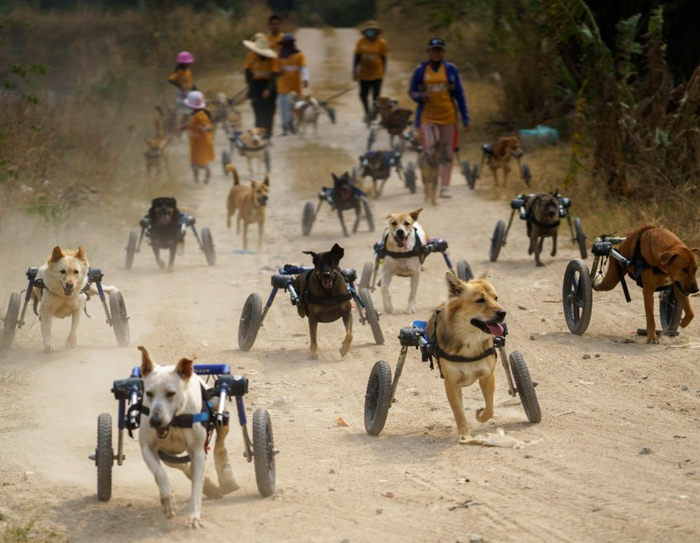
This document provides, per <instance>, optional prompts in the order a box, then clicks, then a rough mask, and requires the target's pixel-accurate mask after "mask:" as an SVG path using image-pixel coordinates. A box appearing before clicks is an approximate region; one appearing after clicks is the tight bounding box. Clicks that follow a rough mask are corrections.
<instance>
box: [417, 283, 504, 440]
mask: <svg viewBox="0 0 700 543" xmlns="http://www.w3.org/2000/svg"><path fill="white" fill-rule="evenodd" d="M445 278H446V280H447V291H448V300H447V302H445V303H444V304H442V305H441V306H440V307H438V308H437V309H436V310H435V311H434V312H433V315H432V316H431V317H430V321H429V322H428V328H427V332H428V337H429V339H430V342H431V343H432V344H433V349H434V353H435V356H436V358H437V361H438V367H439V368H440V374H441V375H442V377H443V378H444V380H445V393H446V394H447V400H448V401H449V402H450V407H451V408H452V413H453V414H454V417H455V422H456V423H457V432H458V434H459V442H460V443H463V444H464V443H469V440H470V438H471V436H470V435H469V425H468V424H467V417H466V416H465V414H464V403H463V400H462V388H464V387H467V386H469V385H471V384H473V383H475V382H476V381H479V386H480V387H481V392H482V394H483V395H484V402H485V406H484V408H480V409H477V411H476V419H477V420H478V421H479V422H486V421H488V420H489V419H490V418H491V417H492V416H493V396H494V392H495V390H496V378H495V375H494V370H495V368H496V351H495V349H494V344H493V338H494V336H499V335H502V334H503V332H504V330H503V327H502V326H501V325H500V324H499V323H502V322H503V320H504V319H505V316H506V312H505V311H504V310H503V309H502V308H501V306H500V305H498V301H497V300H498V296H497V295H496V291H495V289H494V288H493V286H492V285H491V283H489V282H488V281H487V280H486V278H485V277H483V276H482V277H480V278H478V279H472V280H471V281H469V282H464V281H461V280H460V279H458V278H457V276H456V275H454V274H453V273H452V272H447V274H446V275H445Z"/></svg>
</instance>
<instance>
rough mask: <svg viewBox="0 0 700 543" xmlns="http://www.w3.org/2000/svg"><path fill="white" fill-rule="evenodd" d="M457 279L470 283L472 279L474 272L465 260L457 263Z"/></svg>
mask: <svg viewBox="0 0 700 543" xmlns="http://www.w3.org/2000/svg"><path fill="white" fill-rule="evenodd" d="M457 277H459V278H460V279H461V280H462V281H471V280H472V279H474V272H472V268H471V266H470V265H469V262H467V261H466V260H460V261H459V262H457Z"/></svg>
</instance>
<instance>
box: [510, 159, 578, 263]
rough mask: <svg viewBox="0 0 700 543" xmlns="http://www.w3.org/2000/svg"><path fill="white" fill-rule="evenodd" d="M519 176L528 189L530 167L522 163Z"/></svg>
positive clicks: (530, 178) (530, 175)
mask: <svg viewBox="0 0 700 543" xmlns="http://www.w3.org/2000/svg"><path fill="white" fill-rule="evenodd" d="M520 176H521V177H522V178H523V181H525V185H526V186H528V187H529V186H530V181H531V180H532V173H530V166H528V165H527V164H525V163H523V168H522V170H521V171H520ZM584 258H586V257H584Z"/></svg>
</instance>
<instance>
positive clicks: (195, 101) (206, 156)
mask: <svg viewBox="0 0 700 543" xmlns="http://www.w3.org/2000/svg"><path fill="white" fill-rule="evenodd" d="M184 103H185V105H186V106H187V107H189V108H190V109H191V113H190V122H189V124H188V126H187V130H188V132H189V136H190V166H191V168H192V172H193V173H194V182H195V183H199V169H200V168H203V169H204V171H205V172H206V176H205V177H204V182H205V183H209V179H210V178H211V170H210V169H209V163H210V162H212V161H213V160H214V158H215V157H214V139H213V131H214V125H213V123H212V122H211V114H210V113H209V112H208V111H207V110H206V109H204V108H206V107H207V103H206V102H205V101H204V95H202V93H201V92H199V91H192V92H190V93H189V94H188V95H187V98H185V102H184Z"/></svg>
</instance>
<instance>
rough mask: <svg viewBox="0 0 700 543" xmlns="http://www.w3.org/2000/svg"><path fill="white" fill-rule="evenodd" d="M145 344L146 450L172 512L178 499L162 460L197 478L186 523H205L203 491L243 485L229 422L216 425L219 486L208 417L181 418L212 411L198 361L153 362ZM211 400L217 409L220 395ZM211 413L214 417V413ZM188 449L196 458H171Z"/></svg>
mask: <svg viewBox="0 0 700 543" xmlns="http://www.w3.org/2000/svg"><path fill="white" fill-rule="evenodd" d="M139 350H140V351H141V353H142V356H141V377H142V379H143V408H144V409H143V413H144V414H146V415H148V424H141V427H140V430H139V444H140V445H141V454H142V455H143V459H144V461H145V462H146V465H147V466H148V469H150V470H151V473H153V475H154V476H155V478H156V483H157V484H158V489H159V490H160V502H161V503H162V504H163V512H164V513H165V516H166V517H168V518H171V517H173V516H174V515H175V507H176V504H175V495H174V494H173V492H172V489H171V488H170V481H169V480H168V475H167V473H166V472H165V469H164V468H163V465H162V464H161V460H163V462H164V463H165V464H167V465H168V466H171V467H174V468H178V469H180V470H182V471H183V472H184V473H185V475H187V477H188V478H189V479H191V480H192V494H191V496H190V513H189V517H188V519H187V523H186V525H187V526H189V527H190V528H199V527H201V526H202V521H201V510H202V493H204V494H206V495H207V496H208V497H210V498H221V497H222V496H223V495H224V494H228V493H230V492H233V491H234V490H238V488H239V486H238V485H237V484H236V480H235V479H234V477H233V470H232V469H231V464H230V461H229V457H228V451H227V450H226V443H225V439H226V436H227V435H228V430H229V427H228V426H221V427H219V428H217V429H216V443H215V445H214V464H215V467H216V474H217V478H218V481H219V485H218V486H217V485H216V484H215V483H214V482H213V481H211V480H210V479H209V478H208V477H206V476H205V473H204V471H205V466H206V460H207V455H206V451H205V445H206V441H207V427H206V424H207V422H206V421H204V422H196V421H195V422H192V421H191V420H190V426H189V427H187V424H186V423H182V422H181V421H180V418H179V417H180V416H182V415H199V414H200V413H207V409H208V407H207V405H206V402H205V401H204V400H203V393H204V382H203V381H202V380H201V379H200V378H199V376H198V375H196V374H195V373H194V369H193V361H192V360H190V359H188V358H182V359H181V360H180V361H179V362H178V363H177V365H175V366H159V365H157V364H154V363H153V362H151V359H150V357H149V355H148V351H146V349H145V347H139ZM211 403H212V404H213V409H214V410H216V409H217V407H218V398H212V400H211ZM204 417H205V418H206V415H204ZM208 418H209V419H211V413H209V417H208ZM184 452H186V453H187V455H188V456H189V458H190V462H188V463H173V462H170V461H169V460H170V459H172V458H173V457H175V456H176V455H179V454H182V453H184Z"/></svg>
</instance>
